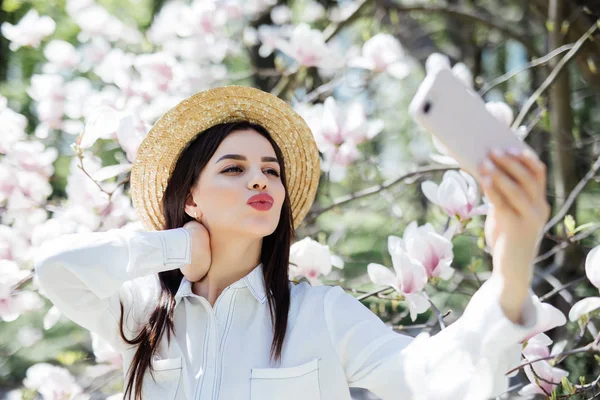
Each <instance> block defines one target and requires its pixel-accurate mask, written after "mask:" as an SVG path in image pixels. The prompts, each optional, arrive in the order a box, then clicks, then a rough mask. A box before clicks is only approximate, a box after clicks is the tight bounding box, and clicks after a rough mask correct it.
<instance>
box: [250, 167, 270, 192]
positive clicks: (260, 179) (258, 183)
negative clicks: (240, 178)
mask: <svg viewBox="0 0 600 400" xmlns="http://www.w3.org/2000/svg"><path fill="white" fill-rule="evenodd" d="M268 181H269V180H268V179H267V177H266V176H265V174H264V173H263V172H262V171H261V170H260V169H259V171H257V172H255V173H253V174H252V175H251V176H250V179H249V180H248V189H253V190H266V189H267V183H268Z"/></svg>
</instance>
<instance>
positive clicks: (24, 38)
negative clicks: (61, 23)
mask: <svg viewBox="0 0 600 400" xmlns="http://www.w3.org/2000/svg"><path fill="white" fill-rule="evenodd" d="M55 28H56V23H55V22H54V20H53V19H52V18H50V17H49V16H47V15H44V16H42V17H40V15H39V14H38V12H37V11H36V10H35V9H31V10H29V12H28V13H27V14H25V16H24V17H23V18H21V20H20V21H19V22H18V23H17V24H16V25H12V24H10V23H8V22H5V23H3V24H2V27H1V31H2V35H4V37H5V38H7V39H8V40H9V41H10V46H9V47H10V49H11V50H12V51H17V50H18V49H19V48H20V47H28V46H31V47H38V46H39V45H40V43H41V41H42V40H43V39H44V38H46V37H47V36H50V35H52V34H53V33H54V29H55Z"/></svg>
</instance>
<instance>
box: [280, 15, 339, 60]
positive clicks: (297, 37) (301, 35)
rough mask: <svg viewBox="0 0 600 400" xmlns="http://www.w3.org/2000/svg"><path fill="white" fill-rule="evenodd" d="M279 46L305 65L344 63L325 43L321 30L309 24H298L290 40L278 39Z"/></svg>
mask: <svg viewBox="0 0 600 400" xmlns="http://www.w3.org/2000/svg"><path fill="white" fill-rule="evenodd" d="M277 48H278V49H279V50H281V51H282V52H284V53H285V54H287V55H288V56H290V57H292V58H293V59H295V60H296V61H297V62H298V64H300V65H302V66H305V67H319V68H338V67H340V66H341V64H342V60H341V57H340V56H339V55H338V54H336V53H335V51H333V50H332V49H331V48H330V47H329V46H328V45H327V44H326V43H325V40H324V39H323V34H322V33H321V31H319V30H317V29H311V28H310V27H309V26H308V25H307V24H299V25H297V26H296V28H294V31H293V32H292V34H291V37H290V39H289V41H288V40H284V39H280V40H278V41H277Z"/></svg>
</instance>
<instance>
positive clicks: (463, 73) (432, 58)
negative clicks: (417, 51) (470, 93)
mask: <svg viewBox="0 0 600 400" xmlns="http://www.w3.org/2000/svg"><path fill="white" fill-rule="evenodd" d="M440 69H450V70H452V73H453V74H454V76H456V77H457V78H458V79H460V81H461V82H462V83H463V84H464V85H465V86H467V87H469V88H473V74H472V73H471V71H470V70H469V68H468V67H467V66H466V65H465V64H463V63H457V64H456V65H455V66H454V67H451V66H450V59H449V58H448V56H446V55H444V54H441V53H432V54H430V55H429V57H427V60H426V61H425V70H426V71H427V74H433V73H435V72H437V71H439V70H440Z"/></svg>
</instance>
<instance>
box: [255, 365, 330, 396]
mask: <svg viewBox="0 0 600 400" xmlns="http://www.w3.org/2000/svg"><path fill="white" fill-rule="evenodd" d="M319 360H320V358H314V359H313V360H311V361H309V362H307V363H304V364H300V365H297V366H295V367H285V368H252V373H251V376H250V399H251V400H280V399H286V400H300V399H302V400H321V388H320V386H319Z"/></svg>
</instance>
